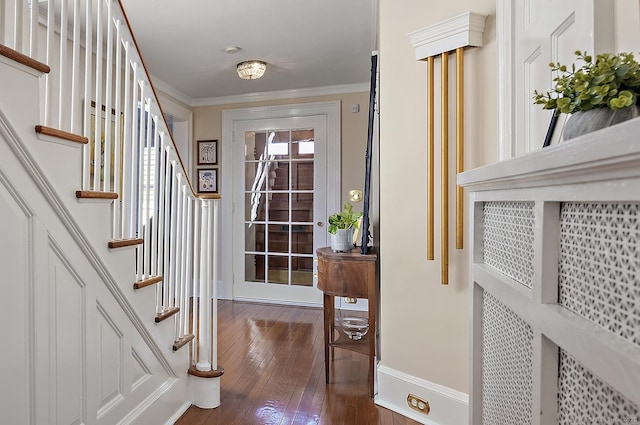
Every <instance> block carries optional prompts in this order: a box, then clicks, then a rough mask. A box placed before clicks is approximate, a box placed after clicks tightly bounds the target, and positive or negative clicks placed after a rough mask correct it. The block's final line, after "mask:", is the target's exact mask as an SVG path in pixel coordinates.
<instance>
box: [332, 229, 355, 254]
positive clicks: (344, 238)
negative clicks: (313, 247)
mask: <svg viewBox="0 0 640 425" xmlns="http://www.w3.org/2000/svg"><path fill="white" fill-rule="evenodd" d="M354 230H355V228H353V227H350V228H348V229H338V230H337V231H336V233H335V235H334V234H332V233H330V235H331V238H330V241H331V250H332V251H333V252H349V251H351V250H352V249H353V232H354Z"/></svg>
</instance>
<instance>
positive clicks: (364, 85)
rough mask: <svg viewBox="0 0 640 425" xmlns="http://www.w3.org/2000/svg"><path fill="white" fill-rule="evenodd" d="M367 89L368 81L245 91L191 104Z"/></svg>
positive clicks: (261, 99) (257, 99)
mask: <svg viewBox="0 0 640 425" xmlns="http://www.w3.org/2000/svg"><path fill="white" fill-rule="evenodd" d="M367 91H369V83H357V84H342V85H335V86H324V87H311V88H306V89H292V90H278V91H267V92H259V93H247V94H239V95H232V96H220V97H209V98H202V99H194V100H193V103H192V104H191V106H193V107H196V106H214V105H230V104H234V103H249V102H260V101H268V100H279V99H299V98H302V97H315V96H331V95H336V94H347V93H361V92H367Z"/></svg>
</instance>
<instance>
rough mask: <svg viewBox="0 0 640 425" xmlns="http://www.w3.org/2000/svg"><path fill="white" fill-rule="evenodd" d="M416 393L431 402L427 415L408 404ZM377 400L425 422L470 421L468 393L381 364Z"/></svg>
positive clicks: (433, 424) (447, 424)
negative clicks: (409, 399) (408, 400)
mask: <svg viewBox="0 0 640 425" xmlns="http://www.w3.org/2000/svg"><path fill="white" fill-rule="evenodd" d="M409 394H413V395H415V396H418V397H420V398H422V399H424V400H427V401H428V402H429V406H430V407H431V411H430V412H429V414H428V415H424V414H422V413H420V412H417V411H415V410H413V409H411V408H409V406H408V405H407V395H409ZM375 403H376V404H377V405H379V406H382V407H386V408H387V409H389V410H393V411H394V412H398V413H400V414H402V415H404V416H406V417H408V418H411V419H413V420H415V421H417V422H420V423H422V424H426V425H466V424H468V423H469V396H468V395H467V394H465V393H462V392H460V391H456V390H453V389H451V388H448V387H445V386H443V385H439V384H435V383H433V382H429V381H427V380H425V379H421V378H416V377H415V376H411V375H407V374H406V373H403V372H400V371H397V370H395V369H391V368H390V367H387V366H384V365H380V366H378V394H377V395H376V398H375Z"/></svg>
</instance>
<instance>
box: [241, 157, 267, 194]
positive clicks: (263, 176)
mask: <svg viewBox="0 0 640 425" xmlns="http://www.w3.org/2000/svg"><path fill="white" fill-rule="evenodd" d="M244 169H245V171H244V183H245V187H244V190H247V191H256V190H265V189H266V187H267V183H268V182H269V180H268V177H269V162H267V161H258V162H247V163H246V164H245V166H244Z"/></svg>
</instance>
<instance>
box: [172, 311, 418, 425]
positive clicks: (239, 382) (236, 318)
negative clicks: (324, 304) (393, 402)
mask: <svg viewBox="0 0 640 425" xmlns="http://www.w3.org/2000/svg"><path fill="white" fill-rule="evenodd" d="M218 306H219V310H218V318H219V319H218V320H219V326H218V342H219V348H218V357H219V362H218V363H219V365H220V366H222V367H223V368H224V370H225V373H224V375H223V376H222V378H221V406H220V407H218V408H216V409H210V410H205V409H199V408H197V407H195V406H191V407H190V408H189V409H188V410H187V411H186V412H185V413H184V415H182V417H181V418H180V419H179V420H178V421H177V422H176V425H254V424H255V425H292V424H295V425H315V424H323V425H353V424H358V425H360V424H361V425H374V424H379V425H409V424H418V422H416V421H413V420H411V419H408V418H405V417H404V416H402V415H399V414H397V413H395V412H392V411H390V410H387V409H385V408H382V407H379V406H376V405H375V404H374V403H373V401H372V400H371V399H369V397H368V395H367V392H368V390H367V357H366V356H364V355H362V354H358V353H353V352H350V351H346V350H341V349H336V350H335V357H334V360H333V362H332V364H331V383H330V384H328V385H327V384H325V379H324V354H323V339H322V326H323V322H322V310H321V309H315V308H305V307H290V306H279V305H267V304H254V303H243V302H232V301H219V304H218Z"/></svg>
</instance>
